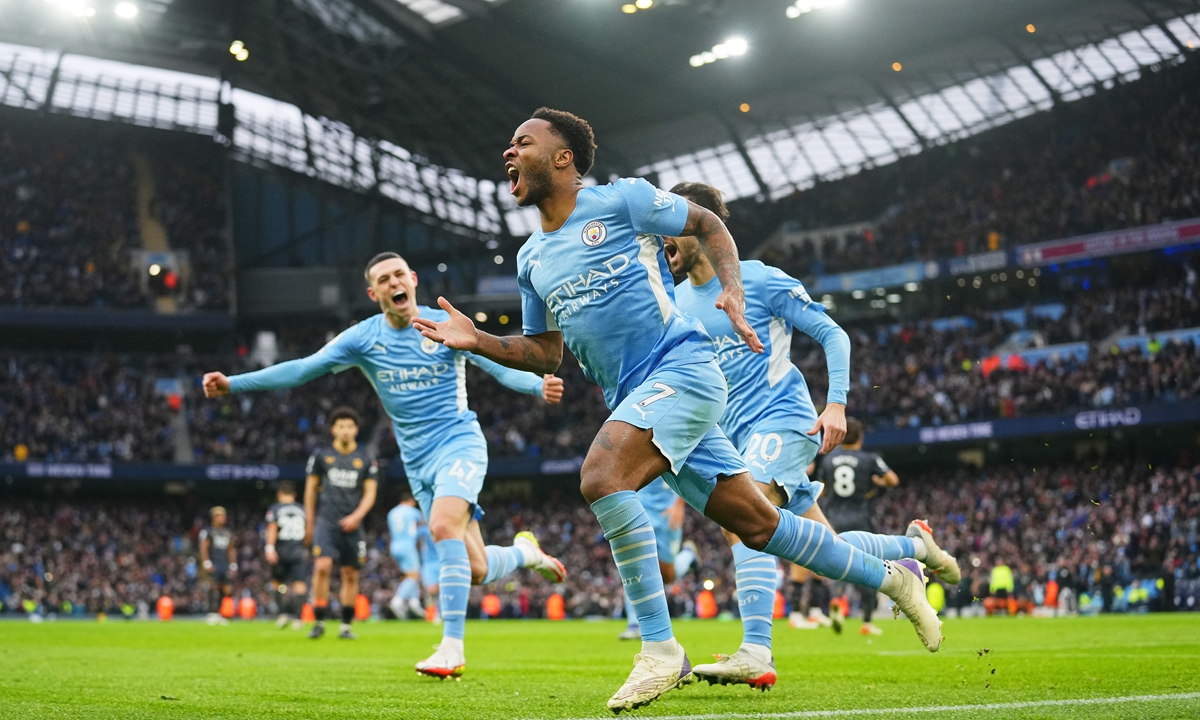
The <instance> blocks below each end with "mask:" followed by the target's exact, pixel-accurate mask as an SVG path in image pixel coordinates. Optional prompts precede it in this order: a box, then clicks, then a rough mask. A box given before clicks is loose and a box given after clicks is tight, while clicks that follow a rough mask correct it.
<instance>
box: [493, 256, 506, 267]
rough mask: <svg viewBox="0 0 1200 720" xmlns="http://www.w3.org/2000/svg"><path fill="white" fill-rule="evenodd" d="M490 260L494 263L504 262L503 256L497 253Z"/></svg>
mask: <svg viewBox="0 0 1200 720" xmlns="http://www.w3.org/2000/svg"><path fill="white" fill-rule="evenodd" d="M492 262H494V263H496V264H497V265H503V264H504V256H503V255H497V256H496V257H494V258H492Z"/></svg>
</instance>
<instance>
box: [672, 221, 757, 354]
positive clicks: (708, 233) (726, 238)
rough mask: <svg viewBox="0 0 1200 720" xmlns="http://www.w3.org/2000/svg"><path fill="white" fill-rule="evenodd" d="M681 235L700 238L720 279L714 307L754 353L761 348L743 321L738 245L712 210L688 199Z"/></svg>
mask: <svg viewBox="0 0 1200 720" xmlns="http://www.w3.org/2000/svg"><path fill="white" fill-rule="evenodd" d="M679 234H680V235H693V236H695V237H696V239H698V240H699V241H700V247H702V248H704V254H705V255H707V256H708V261H709V263H711V264H712V267H713V271H715V272H716V273H717V279H718V280H719V281H720V282H721V295H720V296H719V297H718V298H717V308H718V309H720V310H724V311H725V314H727V315H728V316H729V321H730V322H731V323H732V324H733V329H734V330H736V331H737V334H738V335H741V336H742V339H743V340H745V341H746V344H747V345H748V346H750V349H751V350H753V351H754V352H756V353H760V352H762V351H763V344H762V342H760V341H759V339H758V335H757V334H756V333H755V332H754V328H752V327H750V324H749V323H747V322H746V293H745V290H744V289H743V288H742V266H741V263H740V262H739V260H738V250H737V245H735V244H734V242H733V236H732V235H730V234H729V230H728V229H727V228H726V227H725V223H723V222H721V218H719V217H717V216H716V214H715V213H713V212H712V211H711V210H708V209H705V208H702V207H700V206H699V205H697V204H696V203H694V202H691V201H690V200H689V201H688V216H687V224H686V225H684V226H683V232H681V233H679Z"/></svg>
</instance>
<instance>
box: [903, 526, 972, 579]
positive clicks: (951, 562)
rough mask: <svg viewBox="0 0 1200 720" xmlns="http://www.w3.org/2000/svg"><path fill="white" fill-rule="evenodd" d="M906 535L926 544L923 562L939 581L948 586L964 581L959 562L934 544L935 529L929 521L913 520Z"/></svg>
mask: <svg viewBox="0 0 1200 720" xmlns="http://www.w3.org/2000/svg"><path fill="white" fill-rule="evenodd" d="M904 534H905V535H907V536H908V537H910V538H921V542H923V543H925V560H924V561H923V562H924V563H925V565H926V567H928V568H929V572H931V573H933V574H934V575H937V576H938V580H941V581H942V582H944V583H946V584H947V585H957V584H958V583H959V582H961V581H962V572H961V571H960V570H959V569H958V560H956V559H955V558H954V556H953V555H951V554H950V553H948V552H946V551H945V550H943V549H942V548H941V547H940V546H939V545H938V544H937V543H936V542H934V540H933V528H931V527H929V522H928V521H926V520H913V521H912V522H910V523H909V524H908V531H907V532H905V533H904Z"/></svg>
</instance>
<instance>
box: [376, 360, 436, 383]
mask: <svg viewBox="0 0 1200 720" xmlns="http://www.w3.org/2000/svg"><path fill="white" fill-rule="evenodd" d="M448 372H450V363H444V362H439V363H433V364H432V365H417V366H415V367H402V368H395V369H392V370H376V371H375V379H376V380H378V381H379V382H382V383H390V382H405V381H407V380H422V379H428V378H435V377H440V376H442V375H445V374H446V373H448Z"/></svg>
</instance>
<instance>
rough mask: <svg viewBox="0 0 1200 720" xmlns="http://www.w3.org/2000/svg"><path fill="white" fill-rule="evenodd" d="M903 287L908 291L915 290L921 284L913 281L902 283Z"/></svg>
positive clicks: (918, 288) (919, 287)
mask: <svg viewBox="0 0 1200 720" xmlns="http://www.w3.org/2000/svg"><path fill="white" fill-rule="evenodd" d="M904 289H905V290H907V291H909V292H916V291H918V290H920V289H921V286H920V285H918V284H917V283H915V282H910V283H904Z"/></svg>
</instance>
